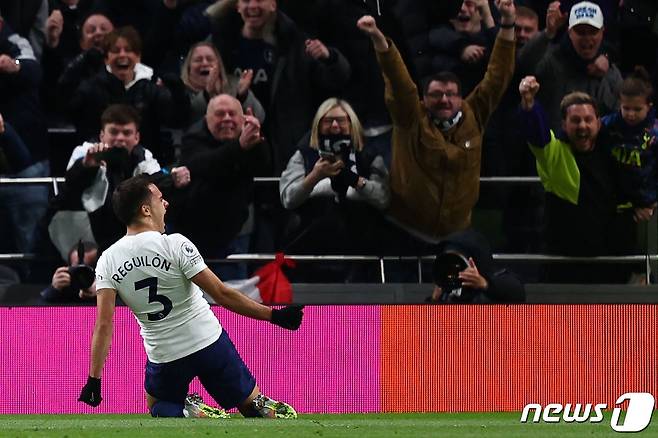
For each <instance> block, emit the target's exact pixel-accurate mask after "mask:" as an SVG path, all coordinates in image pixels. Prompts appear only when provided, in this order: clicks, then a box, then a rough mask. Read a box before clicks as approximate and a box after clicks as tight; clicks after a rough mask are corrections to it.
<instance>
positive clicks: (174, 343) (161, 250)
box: [96, 231, 222, 363]
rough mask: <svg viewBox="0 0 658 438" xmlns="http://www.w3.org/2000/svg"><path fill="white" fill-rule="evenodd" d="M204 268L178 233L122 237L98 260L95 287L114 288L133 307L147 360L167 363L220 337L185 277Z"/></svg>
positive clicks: (207, 308)
mask: <svg viewBox="0 0 658 438" xmlns="http://www.w3.org/2000/svg"><path fill="white" fill-rule="evenodd" d="M205 268H206V264H205V262H204V261H203V258H202V257H201V254H199V251H198V250H197V248H196V246H194V244H193V243H192V242H190V241H189V240H188V239H187V238H186V237H184V236H183V235H181V234H172V235H170V236H168V235H166V234H160V233H159V232H157V231H147V232H143V233H139V234H137V235H134V236H124V237H122V238H121V239H120V240H118V241H117V242H116V243H114V244H113V245H112V246H111V247H110V248H108V249H107V250H106V251H105V252H103V254H102V255H101V256H100V258H99V259H98V264H97V266H96V289H97V290H99V289H104V288H106V289H114V290H116V291H117V292H118V294H119V296H120V297H121V300H122V301H123V302H124V303H126V305H127V306H128V307H130V309H131V310H132V312H133V314H134V315H135V318H136V319H137V322H138V323H139V325H140V327H141V330H140V333H141V335H142V338H143V339H144V348H145V349H146V355H147V356H148V358H149V360H150V361H151V362H154V363H164V362H171V361H173V360H176V359H180V358H181V357H185V356H187V355H189V354H192V353H194V352H196V351H199V350H201V349H202V348H205V347H207V346H208V345H210V344H212V343H213V342H215V341H216V340H217V339H219V336H220V335H221V333H222V327H221V325H220V324H219V321H218V320H217V317H215V315H214V314H213V313H212V311H211V310H210V305H209V304H208V302H207V301H206V300H205V299H204V298H203V293H202V292H201V289H199V287H198V286H197V285H196V284H194V283H193V282H192V281H190V278H192V277H194V276H195V275H196V274H198V273H199V272H201V271H203V270H204V269H205Z"/></svg>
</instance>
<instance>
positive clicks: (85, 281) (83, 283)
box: [69, 241, 96, 291]
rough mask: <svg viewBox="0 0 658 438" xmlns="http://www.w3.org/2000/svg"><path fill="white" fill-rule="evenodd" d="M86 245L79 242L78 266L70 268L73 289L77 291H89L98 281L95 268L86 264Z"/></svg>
mask: <svg viewBox="0 0 658 438" xmlns="http://www.w3.org/2000/svg"><path fill="white" fill-rule="evenodd" d="M84 260H85V245H84V243H82V241H80V242H78V264H77V265H74V266H69V275H70V276H71V288H72V289H73V290H75V291H77V290H80V289H88V288H90V287H91V285H92V284H94V280H96V272H95V271H94V268H92V267H91V266H89V265H85V264H84Z"/></svg>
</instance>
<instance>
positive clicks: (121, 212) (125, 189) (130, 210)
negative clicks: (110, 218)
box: [112, 174, 153, 226]
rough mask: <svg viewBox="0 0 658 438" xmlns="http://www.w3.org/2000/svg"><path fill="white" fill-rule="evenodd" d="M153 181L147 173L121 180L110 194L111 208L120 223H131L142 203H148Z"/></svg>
mask: <svg viewBox="0 0 658 438" xmlns="http://www.w3.org/2000/svg"><path fill="white" fill-rule="evenodd" d="M152 183H153V181H152V179H151V177H150V176H149V175H146V174H144V175H137V176H134V177H132V178H128V179H127V180H125V181H123V182H122V183H121V184H119V186H118V187H117V188H116V189H115V190H114V193H113V194H112V209H113V210H114V214H115V215H116V216H117V218H118V219H119V221H121V223H122V224H124V225H126V226H128V225H131V224H132V223H133V222H134V221H135V219H137V213H138V212H139V209H140V208H141V207H142V205H144V204H148V203H149V198H150V197H151V191H150V190H149V185H150V184H152Z"/></svg>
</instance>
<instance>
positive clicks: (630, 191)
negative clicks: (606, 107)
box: [600, 109, 658, 207]
mask: <svg viewBox="0 0 658 438" xmlns="http://www.w3.org/2000/svg"><path fill="white" fill-rule="evenodd" d="M601 122H602V124H603V129H602V131H601V134H600V135H602V136H603V139H604V140H603V145H604V146H606V147H607V148H609V152H610V154H611V155H612V157H613V159H614V160H615V162H616V163H617V166H616V171H617V173H618V177H617V178H616V181H618V182H619V196H620V199H619V200H618V201H619V203H620V204H624V203H628V202H630V203H631V204H632V206H633V207H650V206H652V205H653V204H654V203H655V202H656V190H657V189H658V168H657V166H658V121H657V120H656V111H655V110H654V109H652V110H651V111H650V112H649V114H648V115H647V118H646V119H644V121H643V122H642V123H640V124H638V125H637V126H629V125H628V124H627V123H626V122H625V121H624V119H623V118H622V116H621V112H620V111H617V112H616V113H613V114H608V115H607V116H605V117H603V118H602V119H601ZM625 207H631V206H630V205H629V206H625Z"/></svg>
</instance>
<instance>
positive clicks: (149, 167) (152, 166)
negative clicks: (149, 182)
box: [133, 149, 160, 176]
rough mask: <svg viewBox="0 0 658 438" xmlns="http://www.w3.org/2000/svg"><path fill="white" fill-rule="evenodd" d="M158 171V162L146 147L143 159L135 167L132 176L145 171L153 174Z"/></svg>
mask: <svg viewBox="0 0 658 438" xmlns="http://www.w3.org/2000/svg"><path fill="white" fill-rule="evenodd" d="M159 171H160V163H158V160H156V159H155V158H154V157H153V154H152V153H151V151H149V150H148V149H146V150H145V152H144V161H140V162H139V163H138V164H137V167H135V171H134V172H133V176H137V175H141V174H142V173H147V174H149V175H153V174H154V173H156V172H159Z"/></svg>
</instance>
